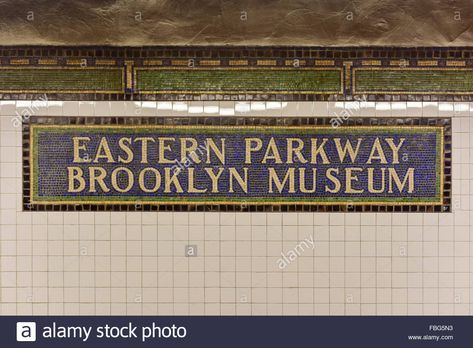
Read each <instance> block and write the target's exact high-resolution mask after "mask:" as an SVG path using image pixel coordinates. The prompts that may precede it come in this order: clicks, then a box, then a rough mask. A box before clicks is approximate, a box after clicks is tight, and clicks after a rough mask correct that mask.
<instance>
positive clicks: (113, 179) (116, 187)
mask: <svg viewBox="0 0 473 348" xmlns="http://www.w3.org/2000/svg"><path fill="white" fill-rule="evenodd" d="M406 139H407V138H404V137H397V138H395V137H389V136H378V137H370V138H369V139H367V138H363V137H357V138H356V137H355V138H353V139H351V140H350V139H348V138H347V137H319V138H318V137H313V138H304V139H302V138H297V137H287V136H285V137H284V138H283V139H281V136H279V137H278V138H275V137H266V138H264V139H262V138H260V137H257V136H256V137H244V136H242V137H241V139H239V144H238V146H236V145H235V144H233V145H232V147H231V148H228V147H227V141H226V138H225V137H222V136H218V137H217V136H214V137H208V138H199V139H197V137H189V136H186V137H176V136H162V137H151V136H123V137H119V138H114V139H113V141H112V140H111V139H109V138H108V137H107V136H102V137H95V138H94V139H92V138H91V137H89V136H74V137H71V144H65V145H66V146H68V145H70V146H72V147H73V158H71V161H70V162H69V163H70V165H69V166H68V167H67V178H68V192H70V193H86V192H88V193H108V192H110V191H112V192H113V191H115V192H120V193H128V192H135V193H136V192H137V191H139V192H144V193H161V194H166V193H172V194H185V193H202V194H204V193H227V194H228V193H230V194H231V193H248V192H251V190H252V187H255V185H258V190H260V189H261V185H263V187H266V193H268V194H278V193H283V192H284V193H298V192H299V193H314V192H316V191H317V192H325V193H327V194H337V193H338V194H339V193H346V194H359V193H372V194H376V193H387V194H391V193H394V194H399V193H404V194H406V193H413V192H414V191H415V189H416V184H417V183H416V182H415V180H414V179H415V171H416V168H415V167H414V166H412V167H410V166H409V165H406V161H407V159H404V160H403V158H402V157H403V156H404V152H403V148H404V147H405V146H406V143H407V140H406ZM329 148H330V151H329V150H328V149H329ZM235 151H237V152H238V154H235ZM229 153H232V161H229V160H228V158H229V156H228V154H229ZM235 159H238V161H239V162H236V160H235ZM403 161H404V162H403ZM407 163H408V162H407ZM137 166H138V167H139V169H138V170H137V169H136V168H138V167H137ZM252 182H254V183H253V184H252ZM320 185H322V186H323V187H318V186H320Z"/></svg>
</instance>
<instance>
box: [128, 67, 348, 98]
mask: <svg viewBox="0 0 473 348" xmlns="http://www.w3.org/2000/svg"><path fill="white" fill-rule="evenodd" d="M262 65H264V64H262ZM135 76H136V91H137V92H138V93H179V94H183V93H184V94H205V93H211V94H219V93H229V94H241V93H251V94H262V93H271V94H283V93H301V94H342V93H343V90H342V79H343V77H342V70H341V69H340V68H312V69H309V68H300V69H290V68H260V69H245V68H223V69H216V68H213V69H202V68H184V69H181V68H154V69H150V68H136V69H135Z"/></svg>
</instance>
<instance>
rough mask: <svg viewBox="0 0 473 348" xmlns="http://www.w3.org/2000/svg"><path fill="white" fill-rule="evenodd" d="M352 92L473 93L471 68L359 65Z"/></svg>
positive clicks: (472, 71) (472, 72)
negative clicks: (391, 67)
mask: <svg viewBox="0 0 473 348" xmlns="http://www.w3.org/2000/svg"><path fill="white" fill-rule="evenodd" d="M354 89H355V90H354V92H355V93H391V92H398V93H409V94H415V93H427V94H429V93H456V94H468V93H473V70H471V69H456V68H454V69H448V68H410V69H409V68H407V69H389V68H379V69H378V68H366V69H363V68H359V69H355V74H354Z"/></svg>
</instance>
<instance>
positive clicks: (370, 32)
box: [0, 0, 473, 46]
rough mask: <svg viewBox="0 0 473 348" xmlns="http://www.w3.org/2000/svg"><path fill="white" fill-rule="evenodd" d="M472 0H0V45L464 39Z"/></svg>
mask: <svg viewBox="0 0 473 348" xmlns="http://www.w3.org/2000/svg"><path fill="white" fill-rule="evenodd" d="M472 24H473V0H458V1H450V0H431V1H429V0H389V1H388V0H363V1H347V0H319V1H317V0H312V1H311V0H281V1H274V0H252V1H225V0H222V1H215V0H213V1H212V0H199V1H197V0H138V1H125V0H115V1H91V0H82V1H73V0H69V1H63V0H59V1H58V0H36V1H33V0H30V1H26V0H0V45H47V44H52V45H130V46H141V45H226V44H228V45H311V46H318V45H320V46H342V45H345V46H346V45H354V46H355V45H356V46H366V45H385V46H392V45H399V46H469V45H471V44H472V42H473V28H472Z"/></svg>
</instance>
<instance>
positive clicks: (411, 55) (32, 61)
mask: <svg viewBox="0 0 473 348" xmlns="http://www.w3.org/2000/svg"><path fill="white" fill-rule="evenodd" d="M78 66H79V67H80V66H83V67H101V68H104V69H106V68H120V69H122V70H123V74H124V77H125V78H124V80H125V81H124V82H125V84H124V87H123V90H122V91H121V92H119V93H103V92H100V91H94V90H90V91H88V92H87V93H69V92H68V93H64V92H60V91H56V92H53V91H50V92H48V93H47V94H48V99H49V100H96V101H100V100H106V101H114V100H137V101H139V100H284V101H318V100H320V101H322V100H333V101H342V100H353V98H354V97H355V96H356V94H354V93H356V91H354V90H353V87H354V83H353V76H354V72H355V71H357V70H360V69H370V68H374V69H381V70H382V69H392V68H398V69H403V70H405V71H406V72H408V71H409V70H410V69H426V70H429V69H430V68H432V67H435V69H440V70H442V69H446V70H447V69H450V70H451V69H454V70H457V71H461V72H466V71H471V69H472V68H473V47H448V48H445V47H444V48H442V47H416V48H399V47H331V48H328V47H235V46H234V47H228V46H225V47H218V46H215V47H214V46H205V47H204V46H183V47H177V46H148V47H106V46H104V47H98V46H84V47H65V46H60V47H55V46H0V68H5V67H7V68H8V67H15V68H19V69H21V68H31V67H33V68H35V67H37V68H39V67H59V68H61V67H78ZM173 67H174V68H175V67H180V68H183V67H184V68H186V67H187V68H193V67H195V68H203V67H205V68H206V69H214V68H218V69H225V68H230V67H231V68H236V67H237V68H238V67H239V68H251V69H260V68H261V69H263V68H266V69H267V68H270V67H274V68H278V69H306V68H312V69H313V68H336V69H341V71H342V73H343V83H342V86H341V90H340V92H337V93H302V92H292V93H278V92H274V93H273V92H270V91H262V92H251V93H245V92H244V91H242V92H241V93H231V94H229V93H225V92H223V91H222V92H218V91H217V93H203V92H199V91H196V92H192V91H188V93H187V92H183V93H164V92H159V91H156V93H152V92H151V93H149V92H148V93H146V94H141V93H139V92H138V91H137V90H136V69H146V68H149V69H155V68H173ZM434 92H435V93H434ZM360 93H361V92H360ZM472 93H473V91H455V90H450V89H449V88H448V86H445V88H443V87H442V88H441V89H440V90H436V91H432V92H429V91H426V92H424V91H422V90H420V91H419V89H415V88H413V89H412V90H409V89H406V90H402V91H400V92H390V91H389V89H388V88H386V89H380V90H379V91H376V92H369V93H368V94H367V95H366V96H367V99H368V100H370V101H376V100H379V101H473V94H472ZM39 96H40V94H39V93H34V92H32V91H28V90H26V89H25V90H24V91H23V92H9V91H3V92H0V100H1V99H4V100H10V99H16V100H31V99H37V98H38V97H39Z"/></svg>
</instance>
